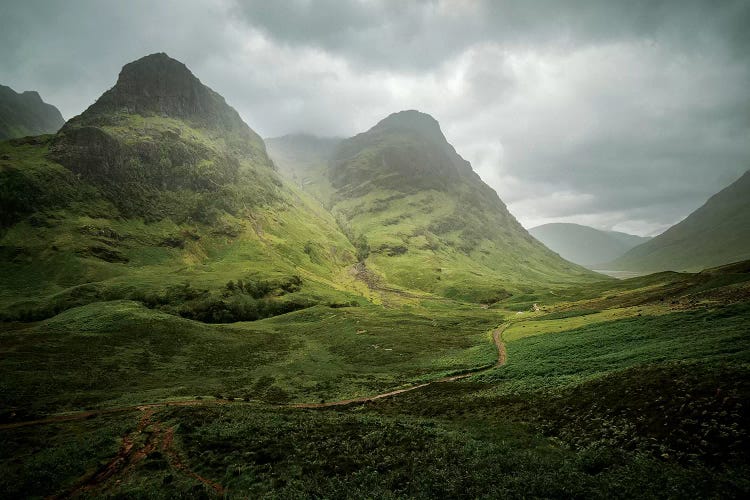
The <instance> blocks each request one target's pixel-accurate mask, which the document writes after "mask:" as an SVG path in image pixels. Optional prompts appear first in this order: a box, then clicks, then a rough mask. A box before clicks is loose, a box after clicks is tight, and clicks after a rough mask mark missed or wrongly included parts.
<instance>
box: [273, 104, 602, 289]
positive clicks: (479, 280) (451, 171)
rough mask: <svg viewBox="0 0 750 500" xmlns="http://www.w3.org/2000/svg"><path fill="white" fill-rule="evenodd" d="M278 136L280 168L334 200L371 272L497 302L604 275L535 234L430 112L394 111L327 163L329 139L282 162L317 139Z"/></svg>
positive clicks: (325, 199)
mask: <svg viewBox="0 0 750 500" xmlns="http://www.w3.org/2000/svg"><path fill="white" fill-rule="evenodd" d="M271 144H272V145H271V146H270V147H269V149H270V151H271V154H272V156H273V157H274V159H276V160H277V163H278V164H279V168H280V169H281V170H282V171H284V170H286V171H292V172H295V173H297V174H299V173H300V172H303V175H304V176H306V179H307V180H306V181H304V184H305V186H304V187H306V189H308V190H309V191H311V192H313V194H315V195H316V196H318V197H320V198H322V199H323V202H324V204H326V205H327V206H329V207H330V209H331V210H332V212H333V214H334V215H335V216H336V217H337V220H338V221H339V224H340V225H341V227H342V228H343V229H344V231H345V232H346V233H347V234H348V235H349V237H350V240H351V241H353V242H354V243H355V246H356V247H357V250H358V257H359V258H360V259H361V260H362V262H363V265H364V266H366V269H367V272H371V273H375V274H376V275H377V276H379V278H378V279H382V280H384V281H385V282H389V283H395V284H397V285H399V286H402V287H405V288H416V289H420V290H424V291H428V292H433V293H438V294H442V295H445V296H448V297H456V298H462V299H467V300H473V301H478V302H493V301H496V300H500V299H503V298H505V297H507V296H509V295H517V294H523V293H524V292H523V290H528V287H529V286H531V285H536V284H539V283H545V284H546V286H554V285H555V284H556V283H557V284H559V283H563V282H570V281H571V280H581V279H583V280H586V279H596V278H601V276H597V275H594V274H593V273H590V272H588V271H587V270H585V269H583V268H581V267H579V266H577V265H574V264H571V263H569V262H566V261H564V260H563V259H561V258H560V257H558V256H557V255H555V254H554V253H552V252H551V251H549V250H548V249H547V248H545V247H544V246H543V245H541V244H540V243H539V242H538V241H536V240H535V239H534V238H532V237H531V236H530V235H529V234H528V232H527V231H526V230H525V229H524V228H523V227H522V226H521V225H520V224H519V223H518V222H517V221H516V219H515V218H514V217H513V216H512V215H511V214H510V213H509V212H508V210H507V208H506V207H505V204H504V203H503V202H502V201H501V200H500V198H499V197H498V196H497V193H495V191H494V190H493V189H491V188H490V187H489V186H487V185H486V184H485V183H484V182H482V180H481V179H480V178H479V176H478V175H477V174H476V173H475V172H474V171H473V170H472V168H471V165H470V164H469V162H467V161H466V160H464V159H463V158H461V156H459V155H458V154H457V153H456V151H455V149H454V148H453V146H451V145H450V144H449V143H448V141H447V140H446V138H445V136H444V135H443V133H442V131H441V129H440V125H439V124H438V122H437V121H436V120H435V119H434V118H432V117H431V116H429V115H427V114H424V113H420V112H418V111H402V112H399V113H394V114H392V115H390V116H388V117H387V118H385V119H383V120H382V121H380V122H379V123H378V124H377V125H375V126H374V127H372V128H371V129H370V130H368V131H367V132H364V133H361V134H359V135H357V136H355V137H352V138H350V139H346V140H344V141H341V142H340V143H339V144H338V146H337V147H336V148H335V150H334V151H333V152H332V155H331V157H330V159H329V160H328V167H327V168H323V165H324V163H323V160H324V158H325V154H326V153H327V149H328V147H329V146H330V143H326V144H323V145H321V144H320V143H315V146H314V147H313V148H312V149H314V150H315V154H314V155H312V156H311V157H308V158H306V159H304V160H303V161H304V162H305V163H304V164H302V165H300V164H297V165H295V166H294V167H282V166H281V165H282V164H284V162H285V161H286V160H287V159H289V158H292V157H297V156H300V155H298V152H300V151H303V150H305V149H306V148H310V140H309V139H300V138H292V139H289V138H287V140H280V141H271ZM301 156H304V155H301ZM309 164H313V165H315V167H314V168H308V167H306V165H309Z"/></svg>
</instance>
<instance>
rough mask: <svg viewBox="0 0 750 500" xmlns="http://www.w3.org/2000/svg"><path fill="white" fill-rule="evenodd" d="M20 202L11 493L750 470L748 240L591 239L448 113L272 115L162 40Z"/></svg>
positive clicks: (7, 320) (718, 479)
mask: <svg viewBox="0 0 750 500" xmlns="http://www.w3.org/2000/svg"><path fill="white" fill-rule="evenodd" d="M267 144H268V149H266V147H267ZM743 179H744V178H743ZM742 182H744V180H743V181H742ZM741 187H742V186H741ZM737 199H738V197H732V202H731V203H729V204H730V205H731V207H730V209H732V210H734V207H735V205H738V204H739V205H741V203H739V202H737V201H736V200H737ZM714 204H715V203H714ZM718 204H719V205H720V206H721V207H724V206H725V203H723V202H721V197H719V203H718ZM0 208H1V209H2V210H1V212H0V263H1V264H2V280H1V281H0V375H2V376H1V377H0V443H1V446H0V472H2V474H0V492H2V496H3V497H7V498H39V497H44V498H89V497H115V498H175V497H180V498H183V497H184V498H207V497H208V498H256V497H272V498H310V497H321V498H361V497H368V498H402V497H407V498H497V497H502V498H505V497H508V498H529V497H545V498H549V497H560V498H571V497H576V498H601V497H611V496H616V497H632V496H647V497H667V498H685V497H706V496H709V497H711V496H714V497H742V496H744V495H746V494H747V493H748V492H750V481H748V479H747V478H748V477H750V456H748V450H750V429H748V422H749V421H750V418H749V417H750V415H748V408H750V377H749V376H748V375H750V374H749V373H748V370H749V368H748V367H749V366H750V335H749V333H750V331H749V330H748V325H750V261H747V260H741V259H738V261H736V262H734V261H733V257H727V261H726V262H725V261H722V262H718V261H717V262H715V264H716V265H713V266H705V267H700V268H699V269H693V272H674V271H662V272H655V273H652V274H645V272H646V271H644V272H643V273H644V274H643V275H639V276H635V277H628V278H627V279H614V278H611V277H609V276H605V275H603V274H599V273H597V272H594V271H591V270H589V269H587V268H585V267H583V266H582V265H579V264H574V263H572V262H570V261H568V260H566V259H565V258H564V256H561V255H558V254H557V253H555V252H554V251H552V250H550V249H549V248H547V247H546V246H545V245H544V244H542V242H541V241H539V240H537V239H536V238H534V237H533V236H532V235H531V234H530V233H529V232H528V231H527V230H526V229H525V228H524V227H523V226H522V225H521V224H520V223H519V222H518V220H516V218H515V217H514V216H513V215H512V214H511V213H510V211H509V210H508V209H507V207H506V205H505V203H504V202H503V201H502V200H501V199H500V198H499V196H498V195H497V193H496V192H495V191H494V190H493V189H492V188H490V187H489V186H488V185H487V184H485V183H484V181H483V180H482V179H481V178H480V177H479V175H478V174H477V173H475V171H474V169H473V167H472V166H471V164H470V163H469V162H468V161H466V160H465V159H463V158H462V157H461V156H460V155H459V154H458V152H457V151H456V149H455V148H454V147H453V146H452V145H451V144H450V143H449V142H448V139H447V138H446V136H445V135H444V133H443V131H442V129H441V126H440V124H439V123H438V122H437V121H436V120H435V119H434V118H433V117H431V116H430V115H428V114H425V113H422V112H419V111H415V110H406V111H400V112H396V113H393V114H391V115H388V116H386V117H385V118H383V119H381V120H380V121H378V122H377V123H375V124H374V125H373V126H372V127H370V128H369V129H367V130H365V131H363V132H361V133H359V134H357V135H355V136H353V137H350V138H344V139H320V138H315V137H312V136H304V135H289V136H284V137H280V138H275V139H270V140H267V141H264V140H263V139H261V137H260V136H259V135H258V134H257V133H256V132H254V131H253V130H252V129H251V128H250V127H249V126H248V125H247V124H246V123H245V122H244V121H243V120H242V119H241V118H240V115H239V114H238V113H237V111H235V110H234V108H232V107H231V106H230V105H229V104H227V102H226V101H225V100H224V98H223V97H222V96H220V95H219V94H218V93H216V92H214V91H213V90H211V89H210V88H208V87H207V86H205V85H204V84H203V83H202V82H201V81H200V80H199V79H198V78H197V77H196V76H195V75H194V74H193V73H192V72H191V71H190V70H189V69H188V68H187V66H185V65H184V64H183V63H181V62H179V61H177V60H174V59H172V58H170V57H169V56H167V55H166V54H164V53H156V54H151V55H149V56H146V57H143V58H141V59H138V60H136V61H133V62H131V63H129V64H126V65H125V66H124V67H123V68H122V71H121V72H120V75H119V77H118V78H117V81H116V83H115V85H114V86H113V87H112V88H111V89H110V90H108V91H106V92H105V93H104V94H102V95H101V97H100V98H99V99H98V100H97V101H96V102H95V103H94V104H92V105H91V106H90V107H89V108H88V109H86V110H85V111H84V112H83V113H82V114H81V115H79V116H76V117H74V118H72V119H70V120H68V121H67V122H66V123H65V124H64V125H63V126H62V128H61V129H60V130H59V131H58V132H56V133H54V134H48V135H35V136H24V137H15V138H12V139H9V140H7V141H4V142H0ZM728 210H729V209H728ZM735 215H736V217H737V218H738V219H742V217H745V212H741V213H739V212H738V213H736V214H735ZM686 225H688V226H689V225H690V224H686ZM675 227H677V226H675ZM589 229H590V228H589ZM577 230H579V231H581V229H580V228H578V229H577ZM676 232H678V233H679V232H680V231H679V230H676ZM673 233H674V231H673ZM664 235H666V236H664V238H666V237H667V236H668V235H669V232H667V233H664ZM601 236H602V235H601V234H599V235H598V236H595V237H601ZM625 237H628V235H623V234H622V233H612V234H609V235H608V238H610V240H609V243H607V244H606V245H604V246H605V247H607V248H605V250H606V251H607V252H609V254H607V252H604V253H602V251H601V249H600V251H599V252H597V253H596V255H604V254H607V255H614V253H615V252H616V251H617V252H619V251H621V250H622V247H620V246H617V245H615V248H614V249H612V246H611V243H612V241H611V238H620V239H622V238H625ZM664 238H661V239H662V240H663V239H664ZM718 238H719V237H718V236H717V239H718ZM592 241H593V240H592ZM659 241H660V240H659V237H657V238H654V239H653V240H649V241H647V242H645V243H642V244H641V245H639V246H636V245H637V244H638V242H637V241H631V242H630V243H629V244H631V246H632V248H631V249H630V250H627V252H628V253H629V254H630V253H631V252H632V253H634V254H637V253H638V252H640V251H642V250H638V248H641V247H643V246H647V245H658V244H659ZM737 241H738V243H737V245H735V248H739V249H740V250H739V251H740V253H737V254H735V253H732V254H731V255H732V256H734V255H741V256H744V255H745V254H744V253H741V252H744V249H743V246H742V241H741V237H738V239H737ZM654 242H656V243H654ZM574 243H575V242H574ZM579 244H580V245H584V244H585V243H583V242H581V243H579ZM607 245H610V246H607ZM622 251H623V252H624V251H626V250H622ZM654 270H658V269H654ZM634 274H641V273H640V272H639V273H634Z"/></svg>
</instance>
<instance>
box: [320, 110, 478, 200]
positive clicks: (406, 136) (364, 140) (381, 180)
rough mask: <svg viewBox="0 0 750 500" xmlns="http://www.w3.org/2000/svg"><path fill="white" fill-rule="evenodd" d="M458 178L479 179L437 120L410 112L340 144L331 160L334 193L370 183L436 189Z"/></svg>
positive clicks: (380, 123) (382, 185)
mask: <svg viewBox="0 0 750 500" xmlns="http://www.w3.org/2000/svg"><path fill="white" fill-rule="evenodd" d="M460 179H470V180H471V181H472V182H473V181H479V180H480V179H479V177H478V176H477V175H476V174H475V173H474V171H473V170H472V168H471V165H470V164H469V162H467V161H466V160H464V159H463V158H461V156H460V155H458V153H456V150H455V149H454V148H453V146H451V145H450V144H449V143H448V141H447V140H446V138H445V136H444V135H443V132H442V131H441V130H440V125H439V124H438V122H437V120H435V119H434V118H433V117H431V116H430V115H428V114H425V113H420V112H419V111H413V110H409V111H401V112H398V113H393V114H392V115H390V116H388V117H387V118H385V119H383V120H381V121H380V122H379V123H378V124H377V125H375V126H374V127H372V128H371V129H370V130H368V131H367V132H364V133H362V134H359V135H356V136H355V137H352V138H351V139H347V140H345V141H343V142H342V143H341V144H340V145H339V147H338V149H337V151H336V153H335V155H334V158H333V160H332V169H331V183H332V184H333V186H334V187H336V188H343V187H345V186H347V185H349V186H352V185H358V184H361V183H362V182H364V181H365V180H370V181H371V182H373V183H375V184H377V185H378V186H380V187H383V188H387V189H396V190H404V189H406V190H413V189H438V190H442V189H449V188H450V187H451V185H452V184H453V183H455V182H456V181H458V180H460ZM480 182H481V181H480Z"/></svg>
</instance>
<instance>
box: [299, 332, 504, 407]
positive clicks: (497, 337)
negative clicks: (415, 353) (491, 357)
mask: <svg viewBox="0 0 750 500" xmlns="http://www.w3.org/2000/svg"><path fill="white" fill-rule="evenodd" d="M506 328H508V323H505V324H503V325H502V326H500V327H499V328H497V329H495V330H494V331H493V332H492V340H493V341H494V342H495V347H496V348H497V361H496V362H495V364H494V365H492V366H488V367H485V368H477V369H475V370H470V371H467V372H465V373H462V374H460V375H451V376H450V377H443V378H439V379H437V380H433V381H431V382H425V383H424V384H418V385H414V386H412V387H407V388H405V389H398V390H395V391H390V392H384V393H382V394H376V395H374V396H364V397H361V398H354V399H344V400H341V401H329V402H326V403H293V404H289V405H286V406H287V407H290V408H330V407H333V406H348V405H351V404H360V403H369V402H370V401H375V400H378V399H383V398H389V397H391V396H397V395H399V394H403V393H405V392H410V391H415V390H417V389H421V388H422V387H427V386H428V385H432V384H442V383H444V382H454V381H456V380H461V379H464V378H469V377H471V376H473V375H477V374H478V373H483V372H486V371H488V370H491V369H493V368H497V367H498V366H503V365H504V364H505V363H506V362H507V361H508V355H507V353H506V351H505V343H504V342H503V332H504V331H505V329H506Z"/></svg>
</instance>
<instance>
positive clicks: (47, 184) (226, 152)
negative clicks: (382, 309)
mask: <svg viewBox="0 0 750 500" xmlns="http://www.w3.org/2000/svg"><path fill="white" fill-rule="evenodd" d="M0 158H1V159H0V186H2V187H0V213H1V214H2V216H1V218H0V230H1V231H2V232H1V233H0V260H1V261H2V264H3V268H4V279H3V281H2V284H0V317H5V318H7V319H37V318H43V317H49V316H51V315H54V314H56V313H59V312H60V311H62V310H65V309H68V308H70V307H74V306H76V305H82V304H87V303H91V302H97V301H103V300H114V299H123V298H125V299H135V300H138V301H139V302H142V303H143V304H146V305H147V306H149V307H152V308H159V309H162V310H165V311H167V312H171V313H174V314H179V315H182V316H184V317H188V318H195V319H199V320H202V321H210V322H225V321H237V320H251V319H257V318H258V317H265V316H270V315H274V314H277V313H279V312H285V311H288V310H293V309H298V308H301V307H307V306H308V305H311V304H314V303H319V302H324V303H325V302H336V301H344V302H346V301H349V300H354V298H356V296H355V295H352V294H350V293H349V292H347V291H341V290H340V289H346V287H347V283H346V280H342V279H339V278H338V276H339V274H342V273H343V274H344V275H346V273H345V272H344V271H343V269H344V267H345V266H347V265H350V264H352V263H353V262H354V249H353V248H352V246H351V244H350V243H349V241H348V240H347V239H346V237H345V236H344V235H343V234H342V233H341V232H340V230H339V228H338V226H337V224H336V223H335V221H334V220H333V218H332V217H331V216H330V214H328V213H327V212H326V211H325V210H323V209H322V208H321V207H320V206H319V205H318V204H317V203H315V202H313V201H312V200H310V198H309V197H308V196H307V195H305V194H303V193H301V192H299V191H297V190H295V189H294V188H292V187H289V186H287V185H285V184H284V183H283V181H282V180H281V178H280V177H279V175H278V173H277V172H276V170H275V169H274V167H273V163H272V162H271V160H270V159H269V158H268V156H267V155H266V151H265V146H264V144H263V141H262V140H261V139H260V137H259V136H258V135H257V134H255V132H253V131H252V130H251V129H250V128H249V127H248V126H247V125H246V124H245V123H244V122H243V121H242V120H241V118H240V117H239V115H238V114H237V112H236V111H235V110H234V109H232V108H231V107H230V106H228V105H227V104H226V103H225V101H224V99H223V98H222V97H221V96H219V95H218V94H216V93H215V92H213V91H212V90H211V89H209V88H208V87H206V86H204V85H203V84H202V83H201V82H200V81H199V80H198V79H197V78H196V77H195V76H194V75H193V74H192V73H191V72H190V71H189V70H188V69H187V68H186V67H185V66H184V65H183V64H182V63H180V62H178V61H175V60H173V59H171V58H169V57H168V56H167V55H165V54H153V55H150V56H147V57H144V58H142V59H140V60H138V61H135V62H133V63H130V64H128V65H126V66H125V67H124V68H123V69H122V72H121V73H120V76H119V78H118V81H117V83H116V85H115V86H114V87H113V88H112V89H111V90H109V91H107V92H106V93H105V94H104V95H102V97H101V98H100V99H99V100H98V101H97V102H96V103H95V104H93V105H92V106H91V107H89V108H88V109H87V110H86V111H85V112H84V113H83V114H81V115H80V116H77V117H75V118H73V119H72V120H70V121H69V122H68V123H67V124H65V126H64V127H63V128H62V130H60V132H59V133H58V134H56V135H54V136H40V137H32V138H25V139H14V140H11V141H8V142H5V143H2V144H0ZM334 281H335V283H334Z"/></svg>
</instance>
